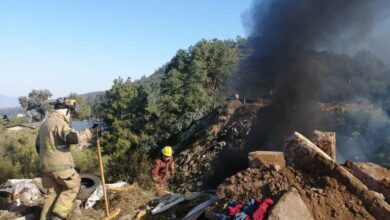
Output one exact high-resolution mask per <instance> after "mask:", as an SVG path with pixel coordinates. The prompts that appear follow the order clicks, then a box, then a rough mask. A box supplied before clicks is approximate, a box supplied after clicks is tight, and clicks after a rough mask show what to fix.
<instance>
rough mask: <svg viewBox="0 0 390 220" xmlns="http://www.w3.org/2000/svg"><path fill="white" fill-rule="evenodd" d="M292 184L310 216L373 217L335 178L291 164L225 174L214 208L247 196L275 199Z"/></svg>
mask: <svg viewBox="0 0 390 220" xmlns="http://www.w3.org/2000/svg"><path fill="white" fill-rule="evenodd" d="M293 187H294V188H296V189H297V190H298V192H299V194H300V196H301V197H302V199H303V201H304V203H305V205H306V206H307V208H308V209H309V211H310V213H311V215H312V216H313V217H314V219H334V218H337V219H374V217H373V216H372V215H371V214H370V213H369V212H368V211H367V210H366V209H365V207H364V206H363V205H362V202H361V201H360V200H359V199H358V198H357V197H356V196H354V195H352V194H351V193H350V192H349V191H348V189H347V188H346V187H345V186H344V185H342V184H340V183H339V182H338V181H337V180H336V179H334V178H331V177H328V176H312V175H310V174H308V173H303V171H299V170H296V169H294V168H292V167H286V168H283V169H281V170H279V171H276V170H274V169H269V168H263V169H259V168H248V169H246V170H244V171H241V172H239V173H237V174H235V175H234V176H231V177H229V178H227V179H226V180H225V182H224V183H223V184H221V185H220V186H219V187H218V196H219V197H220V198H221V200H220V201H219V202H218V204H217V205H216V207H215V210H218V211H219V212H223V208H222V207H223V204H225V203H226V202H227V201H228V200H230V199H234V200H238V201H241V202H245V201H248V199H250V198H265V197H270V198H272V199H273V200H274V201H276V202H277V201H278V200H279V199H280V198H281V196H282V195H283V194H284V193H286V192H288V191H290V190H291V189H292V188H293ZM215 210H214V211H215Z"/></svg>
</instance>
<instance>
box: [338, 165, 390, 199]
mask: <svg viewBox="0 0 390 220" xmlns="http://www.w3.org/2000/svg"><path fill="white" fill-rule="evenodd" d="M344 166H345V167H346V168H347V169H348V170H349V172H351V173H352V174H353V175H354V176H355V177H356V178H358V179H359V180H360V181H362V183H364V184H365V185H366V186H367V187H368V188H369V189H370V190H373V191H375V192H378V193H379V194H382V196H384V197H385V199H386V201H387V202H388V203H390V170H388V169H386V168H383V167H381V166H379V165H377V164H374V163H355V162H352V161H349V160H348V161H347V162H345V164H344Z"/></svg>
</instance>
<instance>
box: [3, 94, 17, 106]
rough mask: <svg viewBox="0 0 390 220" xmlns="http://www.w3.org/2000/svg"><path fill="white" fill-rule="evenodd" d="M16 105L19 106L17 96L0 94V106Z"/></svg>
mask: <svg viewBox="0 0 390 220" xmlns="http://www.w3.org/2000/svg"><path fill="white" fill-rule="evenodd" d="M18 106H19V100H18V98H17V97H10V96H5V95H0V108H12V107H18Z"/></svg>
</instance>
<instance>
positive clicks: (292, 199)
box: [268, 188, 313, 220]
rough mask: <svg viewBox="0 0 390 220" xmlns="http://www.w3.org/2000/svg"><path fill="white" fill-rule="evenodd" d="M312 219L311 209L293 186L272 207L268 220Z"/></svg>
mask: <svg viewBox="0 0 390 220" xmlns="http://www.w3.org/2000/svg"><path fill="white" fill-rule="evenodd" d="M301 219H305V220H312V219H313V217H312V216H311V214H310V212H309V210H308V209H307V207H306V205H305V203H304V202H303V200H302V198H301V196H300V195H299V193H298V191H297V190H296V189H295V188H293V189H292V190H291V191H289V192H287V193H285V194H284V195H283V196H282V197H281V198H280V200H279V201H278V202H277V203H276V205H275V206H274V207H273V208H272V209H271V211H270V215H269V217H268V220H301Z"/></svg>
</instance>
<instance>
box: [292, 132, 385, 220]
mask: <svg viewBox="0 0 390 220" xmlns="http://www.w3.org/2000/svg"><path fill="white" fill-rule="evenodd" d="M286 148H287V149H286V152H285V154H286V158H287V159H288V160H287V163H288V164H292V165H294V166H296V167H297V168H300V169H302V170H306V171H309V172H313V171H316V172H319V173H322V174H327V175H330V176H331V177H333V178H335V179H336V180H337V181H338V182H340V183H343V185H344V186H345V187H346V188H347V189H348V191H349V192H350V193H352V194H354V195H355V196H357V197H358V198H359V199H360V200H361V201H362V202H363V205H364V206H365V207H366V209H367V210H368V211H369V212H370V214H372V215H373V216H374V217H375V218H377V219H390V205H389V204H387V203H386V202H385V201H383V200H382V199H381V198H380V197H378V196H377V195H376V194H375V193H373V192H371V191H370V190H369V189H368V188H367V186H366V185H364V184H363V183H362V182H361V181H360V180H359V179H357V178H356V177H354V176H353V175H352V174H351V173H350V172H348V170H347V169H346V168H344V167H343V166H341V165H340V164H338V163H337V162H336V161H335V160H333V159H332V158H331V157H330V156H329V155H328V154H326V153H325V152H323V151H322V150H321V149H319V148H318V147H317V146H316V145H315V144H313V143H312V142H310V141H309V140H308V139H307V138H305V137H304V136H303V135H301V134H300V133H298V132H295V133H294V134H293V135H292V136H291V137H289V138H288V140H287V142H286ZM302 155H304V156H302Z"/></svg>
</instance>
